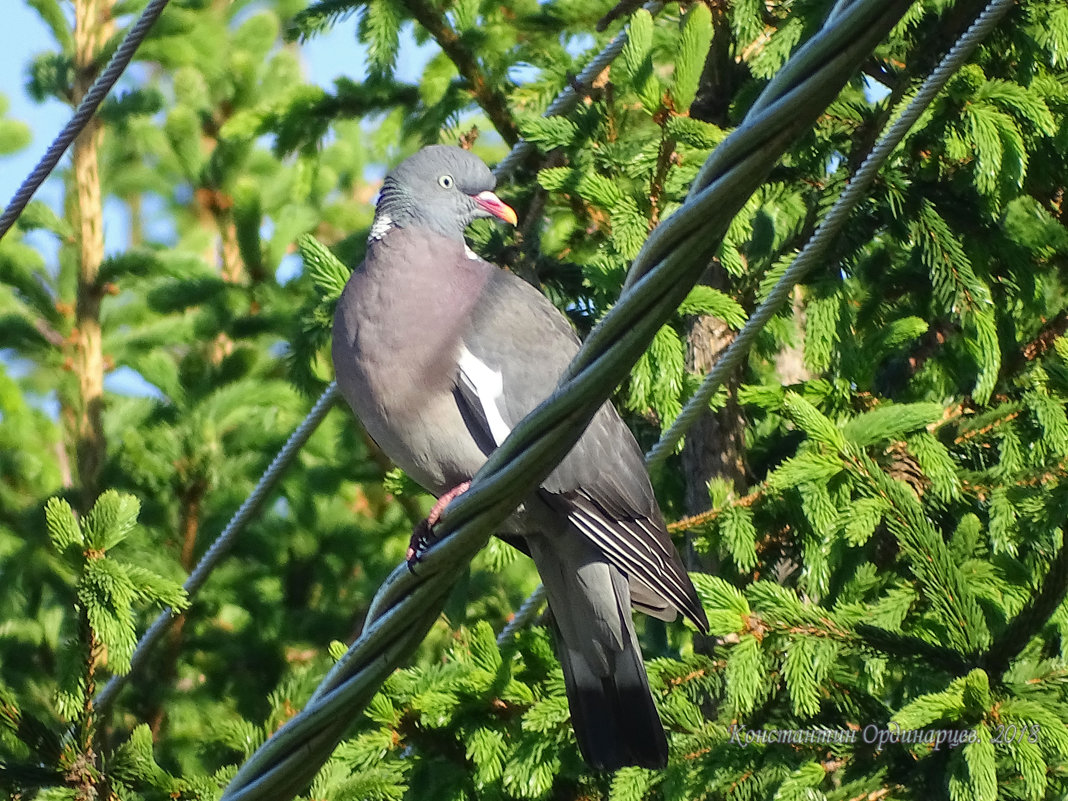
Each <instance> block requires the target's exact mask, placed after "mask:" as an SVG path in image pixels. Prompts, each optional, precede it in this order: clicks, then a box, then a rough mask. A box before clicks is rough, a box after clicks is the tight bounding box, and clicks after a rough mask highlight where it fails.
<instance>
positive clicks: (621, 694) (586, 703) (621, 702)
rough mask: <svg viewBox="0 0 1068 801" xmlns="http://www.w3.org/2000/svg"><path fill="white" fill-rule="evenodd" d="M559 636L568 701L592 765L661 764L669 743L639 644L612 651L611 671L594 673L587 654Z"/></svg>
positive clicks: (604, 767)
mask: <svg viewBox="0 0 1068 801" xmlns="http://www.w3.org/2000/svg"><path fill="white" fill-rule="evenodd" d="M561 640H562V638H560V637H558V640H557V641H558V646H559V647H558V649H557V650H558V651H559V654H560V663H561V665H562V666H563V668H564V683H565V686H566V687H567V701H568V705H569V706H570V707H571V723H572V726H573V727H574V730H575V737H576V739H577V740H578V746H579V751H580V752H581V753H582V756H583V758H584V759H585V760H586V762H587V763H588V764H589V765H590V767H592V768H594V769H595V770H605V771H615V770H618V769H619V768H622V767H626V766H628V765H637V766H639V767H643V768H663V767H664V766H665V765H667V757H668V744H667V737H665V735H664V727H663V724H661V722H660V715H659V714H658V713H657V711H656V706H655V704H654V703H653V697H652V694H651V693H650V692H649V682H648V679H647V678H646V675H645V666H644V665H643V664H642V657H641V652H640V651H639V650H638V646H637V643H635V642H631V643H628V644H627V646H626V647H625V648H624V649H623V651H622V652H621V653H619V654H616V655H615V656H616V658H615V665H614V666H613V667H614V672H613V673H611V674H610V675H608V676H603V677H602V676H598V675H596V674H595V673H594V671H593V670H592V669H591V667H590V665H589V663H588V662H587V660H586V659H585V657H584V656H583V655H582V654H581V653H580V652H579V651H576V650H574V649H571V648H568V647H567V645H566V643H563V642H561Z"/></svg>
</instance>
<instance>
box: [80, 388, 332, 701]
mask: <svg viewBox="0 0 1068 801" xmlns="http://www.w3.org/2000/svg"><path fill="white" fill-rule="evenodd" d="M337 397H338V391H337V382H336V381H332V382H330V386H328V387H327V388H326V391H325V392H323V394H322V395H320V396H319V400H317V401H316V402H315V405H314V406H312V408H311V411H309V412H308V416H307V417H305V418H304V420H303V422H301V424H300V425H299V426H297V428H296V430H295V431H294V432H293V433H292V434H290V435H289V439H287V440H286V444H285V445H283V446H282V449H281V450H280V451H278V453H277V454H276V455H275V457H274V459H272V460H271V463H270V464H269V465H268V466H267V469H266V470H265V471H264V473H263V475H262V476H261V477H260V480H259V481H258V482H257V483H256V486H255V487H254V488H253V489H252V492H251V493H249V496H248V497H247V498H245V501H244V503H242V504H241V506H240V507H239V508H238V510H237V511H236V512H235V513H234V516H233V517H231V518H230V522H229V523H227V524H226V528H224V529H223V530H222V533H221V534H219V536H218V537H216V538H215V541H214V542H213V543H212V544H211V547H210V548H208V550H207V552H206V553H205V554H204V555H203V556H202V557H200V561H199V562H197V565H196V567H195V568H193V572H192V573H190V574H189V578H187V579H186V580H185V583H184V584H183V585H182V587H183V589H185V592H186V595H188V596H189V597H190V598H192V597H193V596H194V595H196V594H197V592H198V591H199V590H200V588H201V587H202V586H204V582H205V581H207V580H208V576H209V575H211V571H212V570H214V569H215V567H216V566H217V565H218V564H219V562H220V561H222V558H223V557H224V556H225V555H226V553H227V552H228V551H229V550H230V546H231V545H232V544H233V542H234V540H235V539H236V538H237V535H238V534H239V533H240V531H241V529H243V528H244V527H245V524H246V523H248V521H249V520H251V519H252V517H253V516H254V515H255V514H256V513H257V512H258V511H259V509H260V506H261V505H262V504H263V501H264V500H265V499H266V497H267V495H268V493H270V492H271V490H273V489H274V485H275V484H276V483H277V482H278V480H279V479H280V478H281V477H282V473H284V472H285V470H286V468H287V467H289V465H290V463H291V462H292V461H293V459H295V458H296V456H297V454H298V453H299V452H300V449H301V448H303V447H304V444H305V443H306V442H307V441H308V438H309V437H311V435H312V433H313V432H314V431H315V429H316V428H318V427H319V423H321V422H322V421H323V418H325V417H326V414H327V412H329V411H330V409H331V407H332V406H333V405H334V401H336V400H337ZM175 617H176V615H175V613H174V610H173V609H171V608H167V609H165V610H164V611H163V612H161V613H160V614H159V616H158V617H157V618H156V620H155V622H153V623H152V625H151V626H149V627H148V630H147V631H145V633H144V634H143V635H141V639H140V640H138V642H137V648H136V649H134V653H133V656H132V657H131V659H130V669H129V670H128V671H127V672H126V673H122V674H119V675H116V676H113V677H112V678H111V680H110V681H109V682H108V683H107V684H106V685H105V687H104V689H103V690H101V691H100V694H99V695H98V696H97V697H96V701H95V704H96V708H97V710H98V711H100V710H103V709H106V708H107V707H108V706H110V704H111V703H112V701H114V700H115V696H116V694H117V693H118V692H119V690H121V689H122V688H123V686H124V685H125V684H126V683H127V682H128V681H129V680H130V677H131V676H132V675H133V674H134V673H135V672H136V671H137V669H138V668H139V667H140V666H141V664H142V663H143V662H144V660H145V657H147V656H148V652H149V651H151V650H152V647H153V646H154V645H155V644H156V642H157V641H158V640H159V638H160V637H162V636H163V634H164V633H165V632H166V631H167V629H168V628H170V625H171V623H172V622H173V621H174V619H175Z"/></svg>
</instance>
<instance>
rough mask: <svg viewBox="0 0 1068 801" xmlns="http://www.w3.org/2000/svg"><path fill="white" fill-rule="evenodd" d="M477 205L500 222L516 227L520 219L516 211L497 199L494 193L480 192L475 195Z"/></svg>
mask: <svg viewBox="0 0 1068 801" xmlns="http://www.w3.org/2000/svg"><path fill="white" fill-rule="evenodd" d="M475 203H476V204H477V205H478V207H479V208H480V209H482V210H483V211H485V212H486V213H487V214H491V215H493V216H494V217H496V218H497V219H499V220H504V221H505V222H506V223H510V224H512V225H516V224H517V223H518V222H519V218H518V217H516V214H515V209H513V208H512V207H511V206H509V205H508V204H507V203H505V202H504V201H503V200H501V199H500V198H499V197H497V196H496V195H495V194H494V193H493V192H490V191H488V190H487V191H485V192H479V193H478V194H477V195H475Z"/></svg>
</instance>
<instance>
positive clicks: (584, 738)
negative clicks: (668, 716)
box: [527, 532, 668, 771]
mask: <svg viewBox="0 0 1068 801" xmlns="http://www.w3.org/2000/svg"><path fill="white" fill-rule="evenodd" d="M568 533H569V534H570V536H567V535H565V536H559V537H554V538H552V539H551V540H550V538H548V537H539V536H532V537H528V538H527V545H528V546H529V548H530V553H531V556H533V557H534V562H535V564H536V565H537V567H538V572H539V573H540V574H541V578H542V582H543V583H544V585H545V590H546V594H547V595H548V600H549V609H550V611H551V612H552V615H553V620H554V626H553V628H554V631H555V633H556V642H557V649H556V650H557V653H558V655H559V657H560V662H561V664H562V665H563V668H564V683H565V685H566V687H567V700H568V706H569V707H570V708H571V722H572V726H573V728H574V730H575V737H576V738H577V740H578V745H579V750H580V751H581V752H582V756H583V758H584V759H585V760H586V762H587V763H589V765H590V766H591V767H593V768H595V769H597V770H606V771H614V770H617V769H619V768H622V767H625V766H628V765H637V766H641V767H645V768H662V767H664V766H665V765H666V764H667V754H668V746H667V737H666V736H665V734H664V727H663V724H662V723H661V722H660V715H659V714H658V713H657V711H656V705H655V704H654V703H653V697H652V694H651V693H650V691H649V680H648V678H647V677H646V675H645V665H644V664H643V662H642V653H641V648H640V647H639V645H638V638H637V636H636V635H635V633H634V621H633V619H632V618H631V611H630V600H631V599H630V595H631V588H630V584H629V583H628V581H627V577H626V576H625V575H623V573H621V572H620V571H619V570H618V569H617V568H615V567H613V566H612V565H610V564H609V563H608V562H607V561H606V560H605V558H604V557H603V556H602V555H601V554H600V553H599V552H598V551H597V550H596V549H595V548H594V547H593V546H592V545H591V544H590V543H589V542H588V541H587V540H586V539H585V538H584V537H582V536H579V535H578V534H577V532H568Z"/></svg>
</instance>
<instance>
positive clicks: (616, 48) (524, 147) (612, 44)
mask: <svg viewBox="0 0 1068 801" xmlns="http://www.w3.org/2000/svg"><path fill="white" fill-rule="evenodd" d="M663 7H664V4H663V3H662V2H659V0H652V2H649V3H646V4H645V5H644V6H642V8H643V9H645V10H646V11H648V12H649V13H650V14H652V15H653V16H654V17H655V16H656V15H657V14H659V13H660V10H661V9H662V8H663ZM627 30H628V29H627V28H624V29H623V30H621V31H620V32H619V33H617V34H616V35H615V36H614V37H613V38H612V39H611V40H610V41H609V42H608V44H606V45H605V46H604V49H603V50H601V52H600V53H598V54H597V55H596V56H594V57H593V59H592V60H591V61H590V63H589V64H587V65H586V66H585V68H584V69H583V70H582V72H580V73H579V74H578V76H577V77H576V78H575V85H576V86H577V87H581V88H582V91H581V92H580V91H579V90H578V89H576V86H565V87H564V88H563V89H562V90H561V92H560V94H558V95H557V96H556V98H555V99H554V100H553V102H552V103H550V104H549V108H547V109H546V110H545V114H544V115H543V116H545V117H559V116H560V115H561V114H566V113H567V112H569V111H571V109H573V108H574V107H575V105H576V104H577V103H578V101H579V99H580V98H582V96H583V95H584V94H585V93H586V92H588V91H589V88H590V86H592V85H593V82H594V81H595V80H596V79H597V76H598V75H600V74H601V73H602V72H604V70H605V69H606V68H607V67H608V66H609V65H610V64H611V63H612V62H613V61H615V59H616V56H618V55H619V54H620V53H621V52H622V51H623V47H624V45H626V43H627ZM532 152H534V144H533V143H531V142H527V141H525V140H523V139H520V140H519V141H518V142H516V143H515V147H513V148H512V150H511V152H510V153H509V154H508V155H507V156H505V157H504V158H503V159H501V161H500V163H499V164H498V165H497V167H496V169H494V171H493V173H494V175H496V176H497V178H498V179H502V178H504V177H506V176H508V175H511V174H512V173H513V172H515V170H516V169H518V167H519V165H520V164H522V163H523V162H524V161H525V160H526V158H527V157H528V156H529V155H530V154H531V153H532Z"/></svg>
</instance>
